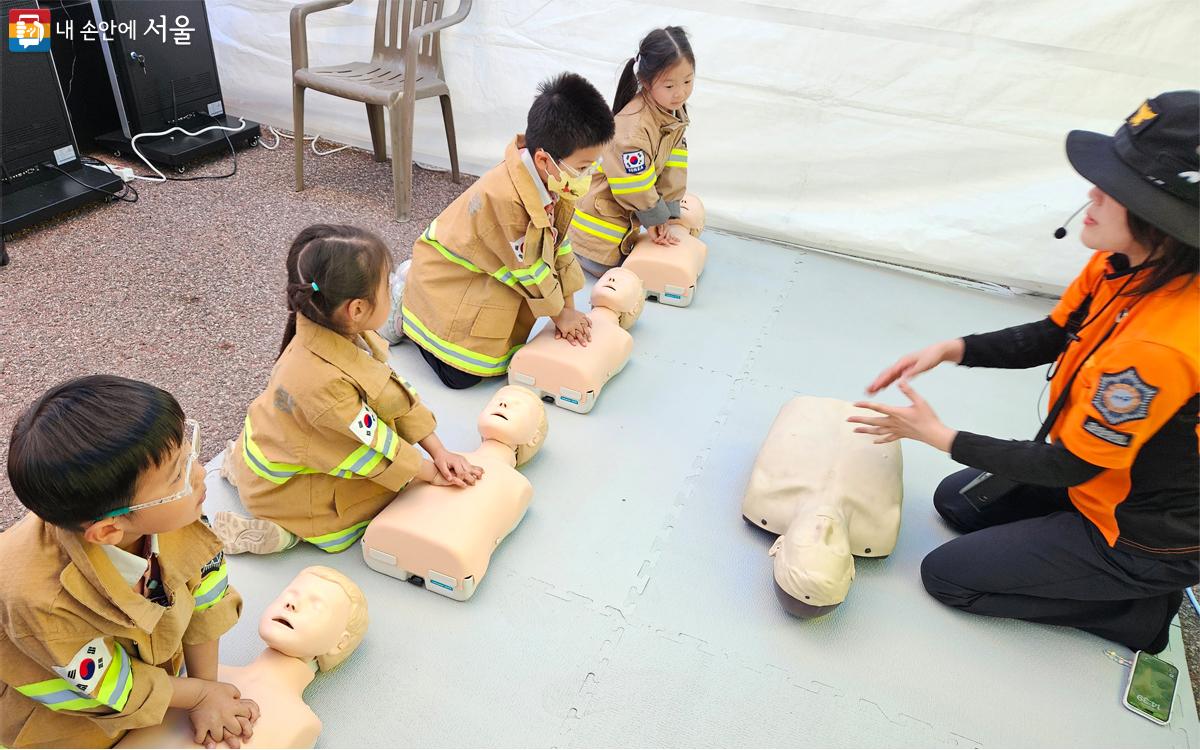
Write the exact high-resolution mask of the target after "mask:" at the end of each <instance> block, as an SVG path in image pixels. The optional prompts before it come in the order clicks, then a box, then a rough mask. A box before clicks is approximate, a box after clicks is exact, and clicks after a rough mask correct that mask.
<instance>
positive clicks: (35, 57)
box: [0, 0, 121, 261]
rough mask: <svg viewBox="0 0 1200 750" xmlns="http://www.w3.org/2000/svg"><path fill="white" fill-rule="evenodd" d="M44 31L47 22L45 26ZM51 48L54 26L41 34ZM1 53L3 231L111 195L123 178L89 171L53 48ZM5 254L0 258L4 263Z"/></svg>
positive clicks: (28, 1)
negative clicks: (80, 150) (73, 125)
mask: <svg viewBox="0 0 1200 750" xmlns="http://www.w3.org/2000/svg"><path fill="white" fill-rule="evenodd" d="M14 9H16V10H35V11H36V10H40V9H39V8H38V7H37V2H36V0H0V18H2V19H3V21H4V22H5V23H6V24H7V22H8V20H9V11H10V10H14ZM43 26H44V25H43ZM44 32H45V35H46V36H48V37H49V38H50V44H51V46H52V45H53V43H54V41H55V39H54V37H53V33H52V25H51V28H49V29H44ZM13 46H14V45H13V43H12V40H10V39H8V34H5V44H4V47H3V48H2V49H0V232H3V233H9V232H15V231H17V230H19V229H23V228H25V227H27V226H29V225H31V224H34V223H36V222H39V221H42V220H44V219H46V218H49V217H50V216H53V215H55V214H57V213H61V212H63V211H67V210H69V209H72V208H75V207H76V206H79V205H81V204H83V203H87V202H89V201H93V200H99V199H103V198H104V197H105V196H109V197H111V196H113V195H114V194H116V193H117V192H119V191H120V188H121V179H120V178H119V177H117V176H116V175H114V174H112V173H111V172H101V171H99V170H96V169H91V168H84V166H83V163H82V162H81V161H80V155H79V145H78V143H77V142H76V140H75V134H74V131H73V129H72V127H71V118H70V116H69V115H68V113H67V106H66V103H65V102H64V101H63V93H62V89H61V87H60V86H59V82H58V74H57V72H56V71H55V66H54V58H53V57H52V56H51V53H50V51H49V50H46V51H33V50H25V51H22V50H20V49H15V50H14V49H13ZM6 260H7V257H6V256H2V255H0V261H6Z"/></svg>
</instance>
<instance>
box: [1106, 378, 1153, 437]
mask: <svg viewBox="0 0 1200 750" xmlns="http://www.w3.org/2000/svg"><path fill="white" fill-rule="evenodd" d="M1157 394H1158V389H1157V388H1155V387H1154V386H1152V385H1150V384H1149V383H1147V382H1146V381H1144V380H1142V378H1141V376H1140V375H1138V371H1137V370H1135V369H1134V368H1132V367H1130V368H1127V369H1125V370H1121V371H1120V372H1106V373H1104V374H1102V375H1101V376H1100V385H1098V386H1097V387H1096V395H1095V396H1093V397H1092V406H1094V407H1096V411H1098V412H1100V416H1102V417H1104V421H1105V422H1108V423H1109V424H1110V425H1118V424H1121V423H1123V422H1132V421H1134V420H1137V419H1145V418H1146V415H1147V414H1149V413H1150V402H1151V401H1153V400H1154V397H1155V396H1156V395H1157Z"/></svg>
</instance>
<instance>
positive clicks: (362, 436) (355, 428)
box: [350, 404, 379, 446]
mask: <svg viewBox="0 0 1200 750" xmlns="http://www.w3.org/2000/svg"><path fill="white" fill-rule="evenodd" d="M378 429H379V417H377V416H375V411H374V410H373V409H371V407H369V406H367V405H366V404H363V407H362V408H361V409H359V410H358V414H356V415H354V420H353V421H352V422H350V432H353V433H354V437H356V438H358V439H359V440H361V441H362V444H363V445H367V446H369V445H371V443H372V442H373V441H374V440H375V432H376V431H377V430H378Z"/></svg>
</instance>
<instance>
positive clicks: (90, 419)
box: [0, 375, 258, 747]
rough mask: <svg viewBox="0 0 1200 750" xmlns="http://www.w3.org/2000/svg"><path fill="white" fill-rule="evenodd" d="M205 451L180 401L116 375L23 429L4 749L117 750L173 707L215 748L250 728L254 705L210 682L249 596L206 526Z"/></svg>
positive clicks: (5, 624)
mask: <svg viewBox="0 0 1200 750" xmlns="http://www.w3.org/2000/svg"><path fill="white" fill-rule="evenodd" d="M198 441H199V427H198V425H197V424H196V423H195V422H194V421H192V420H185V419H184V416H183V411H182V410H181V409H180V407H179V403H178V402H177V401H176V400H175V398H174V397H173V396H171V394H169V393H167V392H166V391H163V390H160V389H158V388H155V387H154V386H152V385H149V384H147V383H142V382H139V381H135V380H128V379H126V378H120V377H116V376H111V375H94V376H89V377H83V378H78V379H75V380H71V381H68V382H66V383H63V384H61V385H58V386H56V387H54V388H51V389H50V390H49V391H47V392H46V393H45V394H44V395H43V396H42V397H41V398H39V399H38V400H37V401H36V402H34V404H33V405H32V406H30V407H29V409H27V410H26V411H25V413H24V414H22V415H21V416H20V417H19V418H18V419H17V422H16V425H15V426H14V427H13V432H12V440H11V442H10V444H9V453H8V477H9V481H10V482H11V483H12V487H13V490H14V491H15V492H16V494H17V497H18V498H19V499H20V501H21V503H22V504H23V505H24V506H25V507H26V508H28V509H29V510H30V513H29V514H27V515H26V516H25V517H24V518H23V519H21V520H20V521H19V522H17V523H16V524H15V525H14V526H13V527H12V528H10V529H9V530H8V531H6V532H4V533H3V534H0V560H3V561H4V563H5V565H6V567H7V568H8V569H9V571H10V574H9V575H4V576H0V745H4V746H7V747H32V746H39V747H48V746H71V747H111V746H112V745H113V744H114V743H116V742H117V741H119V740H120V739H121V737H122V736H123V735H124V734H125V732H126V731H128V730H130V729H134V728H136V727H144V726H153V725H155V724H158V723H160V722H161V721H162V719H163V715H164V713H165V712H166V710H167V708H169V707H174V708H183V709H186V710H187V711H188V712H189V717H190V719H191V723H192V728H193V730H194V733H195V740H196V742H199V743H204V744H205V745H206V746H208V747H215V745H216V743H218V742H221V741H224V742H226V743H227V744H228V745H229V746H230V747H239V746H240V744H241V741H242V740H245V739H249V737H250V736H251V734H252V733H253V730H252V727H253V724H254V722H255V721H256V720H257V719H258V706H257V705H255V703H254V702H253V701H249V700H241V699H240V695H239V693H238V690H237V688H235V687H234V686H232V685H228V684H225V683H221V682H217V681H216V677H217V639H218V638H219V637H220V636H221V635H222V634H223V633H225V632H226V631H228V630H229V629H230V628H231V627H233V625H234V623H236V622H237V619H238V615H239V614H240V613H241V608H242V600H241V597H240V596H239V595H238V594H237V592H236V591H234V590H233V588H232V587H231V586H229V581H228V576H227V572H226V568H225V562H224V558H223V557H222V555H221V544H220V542H219V541H217V538H216V537H215V536H214V535H213V534H212V532H211V531H209V529H208V527H207V526H206V525H205V524H204V523H203V522H202V521H201V507H202V504H203V502H204V495H205V488H204V470H203V468H202V467H201V465H200V463H199V461H198V460H197V451H198V449H199V446H198ZM185 667H186V676H183V675H184V674H185Z"/></svg>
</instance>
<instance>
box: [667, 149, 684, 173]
mask: <svg viewBox="0 0 1200 750" xmlns="http://www.w3.org/2000/svg"><path fill="white" fill-rule="evenodd" d="M687 165H688V152H687V149H686V148H673V149H671V155H670V156H669V157H668V158H667V163H666V166H668V167H680V168H682V169H687Z"/></svg>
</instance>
